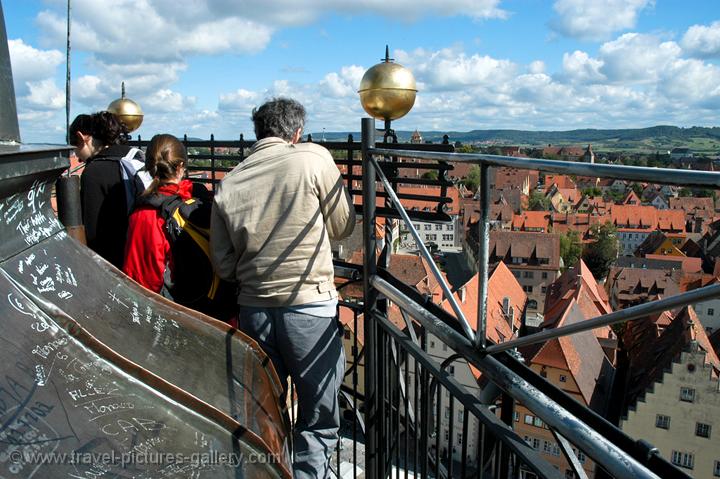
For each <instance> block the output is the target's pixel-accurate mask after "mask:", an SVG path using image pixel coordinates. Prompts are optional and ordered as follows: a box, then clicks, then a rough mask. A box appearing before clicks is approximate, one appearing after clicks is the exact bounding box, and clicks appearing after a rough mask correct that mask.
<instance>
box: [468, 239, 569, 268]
mask: <svg viewBox="0 0 720 479" xmlns="http://www.w3.org/2000/svg"><path fill="white" fill-rule="evenodd" d="M470 231H471V233H472V231H473V230H470ZM475 238H477V236H475ZM490 256H491V261H493V257H499V258H507V257H508V256H509V257H518V258H546V259H547V260H548V263H546V264H538V265H537V266H536V267H537V268H538V269H548V270H558V269H560V235H557V234H553V233H534V232H526V231H491V232H490ZM507 261H511V259H510V258H508V259H507Z"/></svg>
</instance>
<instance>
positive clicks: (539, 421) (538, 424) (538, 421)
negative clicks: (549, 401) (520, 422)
mask: <svg viewBox="0 0 720 479" xmlns="http://www.w3.org/2000/svg"><path fill="white" fill-rule="evenodd" d="M533 426H535V427H542V426H543V422H542V419H540V418H539V417H537V416H535V418H534V419H533Z"/></svg>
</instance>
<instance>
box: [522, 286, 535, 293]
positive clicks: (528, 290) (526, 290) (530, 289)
mask: <svg viewBox="0 0 720 479" xmlns="http://www.w3.org/2000/svg"><path fill="white" fill-rule="evenodd" d="M523 291H525V292H526V293H532V292H533V287H532V286H523Z"/></svg>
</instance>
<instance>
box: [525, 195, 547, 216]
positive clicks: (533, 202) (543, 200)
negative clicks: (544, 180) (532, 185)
mask: <svg viewBox="0 0 720 479" xmlns="http://www.w3.org/2000/svg"><path fill="white" fill-rule="evenodd" d="M528 208H530V209H531V210H532V211H547V210H549V209H550V199H548V198H547V197H546V196H545V195H544V194H542V193H540V192H539V191H533V192H531V193H530V198H529V199H528Z"/></svg>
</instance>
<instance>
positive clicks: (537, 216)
mask: <svg viewBox="0 0 720 479" xmlns="http://www.w3.org/2000/svg"><path fill="white" fill-rule="evenodd" d="M549 226H550V213H549V212H547V211H524V212H522V213H521V214H519V215H513V218H512V229H513V231H528V230H541V231H544V232H547V231H548V227H549Z"/></svg>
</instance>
